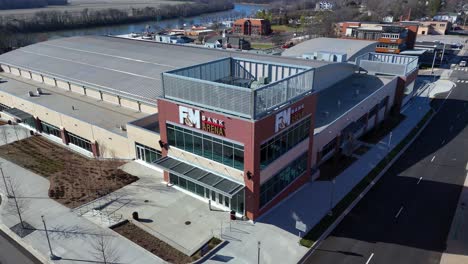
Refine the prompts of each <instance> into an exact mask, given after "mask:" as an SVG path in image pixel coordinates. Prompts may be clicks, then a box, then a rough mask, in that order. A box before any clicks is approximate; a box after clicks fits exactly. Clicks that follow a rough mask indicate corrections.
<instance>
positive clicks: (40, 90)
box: [36, 88, 44, 95]
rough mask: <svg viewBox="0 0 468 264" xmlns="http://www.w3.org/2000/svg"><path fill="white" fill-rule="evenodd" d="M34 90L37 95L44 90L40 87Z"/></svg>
mask: <svg viewBox="0 0 468 264" xmlns="http://www.w3.org/2000/svg"><path fill="white" fill-rule="evenodd" d="M36 92H37V95H41V94H44V92H43V91H42V89H41V88H37V89H36Z"/></svg>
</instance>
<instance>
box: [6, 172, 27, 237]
mask: <svg viewBox="0 0 468 264" xmlns="http://www.w3.org/2000/svg"><path fill="white" fill-rule="evenodd" d="M8 183H9V185H10V186H9V187H10V192H11V198H13V199H10V200H8V201H9V202H10V201H12V202H11V203H10V204H9V206H8V208H7V211H8V212H10V213H13V214H17V215H18V218H19V220H20V224H21V227H22V228H23V229H24V228H25V227H24V222H23V217H22V214H23V213H24V212H25V211H26V208H27V204H26V200H24V199H20V197H21V193H22V191H21V185H20V184H19V182H18V181H15V180H14V179H12V178H11V177H10V178H8Z"/></svg>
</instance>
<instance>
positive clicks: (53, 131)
mask: <svg viewBox="0 0 468 264" xmlns="http://www.w3.org/2000/svg"><path fill="white" fill-rule="evenodd" d="M41 127H42V133H46V134H48V135H52V136H56V137H58V138H61V137H62V135H61V133H60V129H59V128H58V127H56V126H53V125H51V124H49V123H46V122H44V121H41Z"/></svg>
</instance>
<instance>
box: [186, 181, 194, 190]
mask: <svg viewBox="0 0 468 264" xmlns="http://www.w3.org/2000/svg"><path fill="white" fill-rule="evenodd" d="M187 190H189V191H191V192H193V193H194V192H195V183H193V182H191V181H187Z"/></svg>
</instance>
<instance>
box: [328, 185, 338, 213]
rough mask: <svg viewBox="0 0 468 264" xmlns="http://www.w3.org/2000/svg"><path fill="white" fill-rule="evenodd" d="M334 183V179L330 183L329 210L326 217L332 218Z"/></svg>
mask: <svg viewBox="0 0 468 264" xmlns="http://www.w3.org/2000/svg"><path fill="white" fill-rule="evenodd" d="M335 182H336V179H335V178H333V180H332V181H331V184H332V185H331V191H330V210H329V211H328V215H329V216H332V215H333V196H334V195H335Z"/></svg>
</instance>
